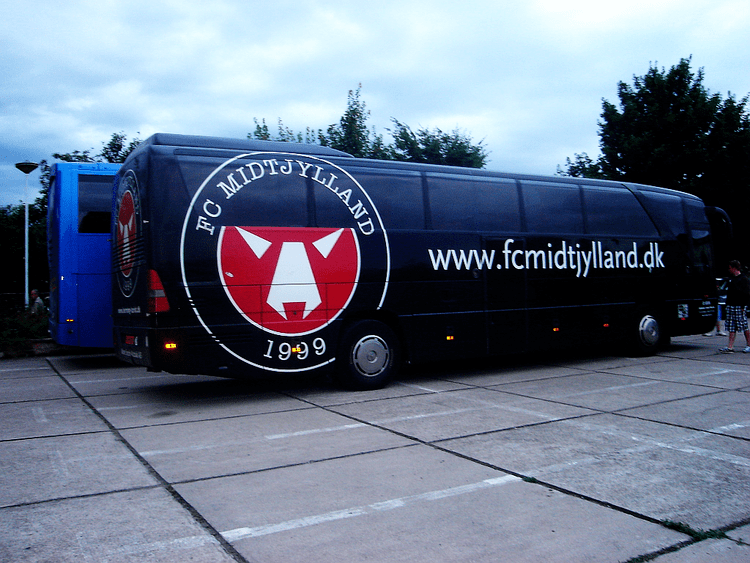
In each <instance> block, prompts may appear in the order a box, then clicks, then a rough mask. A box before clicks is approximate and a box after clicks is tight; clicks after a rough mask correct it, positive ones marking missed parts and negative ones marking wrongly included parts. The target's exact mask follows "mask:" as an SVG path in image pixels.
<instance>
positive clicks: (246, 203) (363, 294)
mask: <svg viewBox="0 0 750 563" xmlns="http://www.w3.org/2000/svg"><path fill="white" fill-rule="evenodd" d="M188 181H189V180H188ZM197 182H200V186H199V187H197V189H196V188H190V186H188V188H189V189H190V191H194V190H195V191H194V193H195V195H194V197H193V199H192V202H191V204H190V206H189V208H188V211H187V213H186V215H185V221H184V223H183V230H182V238H181V246H180V263H181V267H182V273H183V283H184V287H185V291H186V293H187V297H188V300H189V304H190V306H191V307H192V310H193V312H194V313H195V315H196V316H197V318H198V321H199V323H200V324H201V325H202V326H203V328H204V329H205V330H206V332H207V333H208V335H209V337H210V341H212V342H215V343H216V344H217V345H218V346H220V347H221V348H223V349H224V350H225V351H227V352H229V353H230V354H231V355H232V356H234V357H235V358H237V359H239V360H241V361H242V362H244V363H246V364H249V365H251V366H254V367H257V368H261V369H265V370H270V371H279V372H299V371H305V370H309V369H314V368H317V367H320V366H322V365H325V364H327V363H330V362H331V361H332V360H333V359H335V352H336V345H335V342H334V341H333V339H332V338H333V336H334V334H333V333H331V332H330V330H329V327H331V323H332V322H333V321H334V320H336V319H337V318H339V317H340V316H341V315H342V313H343V312H344V311H345V310H346V309H347V307H353V308H357V309H358V310H363V309H364V310H376V309H378V308H380V307H381V306H382V305H383V302H384V300H385V295H386V292H387V289H388V282H389V276H390V274H389V271H390V250H389V245H388V237H387V234H386V231H385V228H384V226H383V224H382V221H381V218H380V215H379V213H378V211H377V209H376V208H375V205H374V203H373V202H372V200H371V199H370V196H369V195H368V194H367V192H366V191H365V190H364V188H363V187H362V186H361V185H360V184H359V183H358V182H357V181H356V180H355V179H354V178H353V177H352V176H351V175H350V174H349V173H348V172H346V171H345V170H344V169H342V168H340V167H338V166H336V165H334V164H332V163H330V162H328V161H325V160H322V159H319V158H316V157H313V156H309V155H299V154H287V153H251V154H244V155H239V156H237V157H235V158H233V159H230V160H228V161H226V162H224V163H223V164H221V165H220V166H218V167H217V168H216V169H214V170H213V171H212V172H211V173H210V174H209V175H208V176H207V177H203V178H199V179H197ZM197 182H196V183H197ZM290 193H296V194H301V195H304V196H305V197H304V198H303V199H302V200H299V201H295V200H294V198H290V197H289V195H283V194H290ZM312 201H314V202H315V207H316V214H315V217H314V219H313V217H312V216H310V215H309V214H310V209H311V207H310V204H311V203H312ZM292 209H294V210H296V211H297V213H294V214H291V210H292ZM288 216H294V217H295V219H285V217H288ZM300 217H302V218H303V219H302V220H303V221H304V222H305V223H309V222H311V221H313V220H315V221H316V222H317V223H318V225H319V226H308V227H301V226H285V225H284V223H285V222H286V221H287V220H288V221H289V222H290V223H293V224H294V223H296V224H299V223H300ZM304 217H307V219H304ZM269 224H270V225H276V226H269ZM210 256H214V257H215V258H214V259H213V260H215V262H214V263H215V269H213V272H214V273H213V274H211V270H212V268H211V267H210V266H209V264H210V260H211V259H210Z"/></svg>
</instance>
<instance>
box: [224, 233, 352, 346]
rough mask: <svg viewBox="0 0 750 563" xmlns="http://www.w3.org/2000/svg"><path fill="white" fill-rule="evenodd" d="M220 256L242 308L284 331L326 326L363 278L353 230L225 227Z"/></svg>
mask: <svg viewBox="0 0 750 563" xmlns="http://www.w3.org/2000/svg"><path fill="white" fill-rule="evenodd" d="M218 255H219V267H218V269H219V274H220V277H221V281H222V285H223V286H224V288H225V289H226V292H227V296H228V297H229V299H230V301H231V302H232V304H233V305H234V306H235V308H236V309H237V311H239V312H240V313H241V314H242V315H243V316H244V317H245V318H246V319H247V320H248V321H250V322H251V323H253V324H254V325H255V326H257V327H259V328H262V329H265V330H267V331H269V332H273V333H275V334H280V335H290V336H296V335H304V334H308V333H310V332H313V331H315V330H318V329H320V328H321V327H324V326H325V325H326V324H328V323H329V322H330V321H331V320H332V319H333V318H335V317H336V316H338V314H339V313H340V312H341V311H342V310H343V309H344V307H346V304H347V303H349V300H350V299H351V297H352V294H353V293H354V288H355V287H356V284H357V279H358V277H359V249H358V247H357V237H356V235H355V234H354V231H353V230H352V229H343V228H341V229H314V228H311V229H299V228H296V229H294V228H259V227H255V228H254V227H222V233H221V235H220V237H219V254H218Z"/></svg>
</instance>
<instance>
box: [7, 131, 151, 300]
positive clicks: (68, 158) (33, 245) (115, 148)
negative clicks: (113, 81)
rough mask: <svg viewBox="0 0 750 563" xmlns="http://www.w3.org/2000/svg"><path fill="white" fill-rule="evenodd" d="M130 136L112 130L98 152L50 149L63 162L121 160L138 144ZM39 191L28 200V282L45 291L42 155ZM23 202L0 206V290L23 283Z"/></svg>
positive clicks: (16, 290)
mask: <svg viewBox="0 0 750 563" xmlns="http://www.w3.org/2000/svg"><path fill="white" fill-rule="evenodd" d="M140 142H141V141H140V139H138V138H134V139H133V140H132V141H130V142H128V140H127V137H126V135H125V134H124V133H122V132H120V133H113V134H112V136H111V138H110V139H109V141H107V142H104V143H102V149H101V151H100V152H99V153H97V154H96V155H94V156H92V155H91V153H92V152H93V150H94V149H88V150H84V151H80V150H74V151H73V152H69V153H54V154H53V155H52V157H53V158H54V159H55V160H60V161H63V162H112V163H117V162H124V161H125V159H126V158H127V156H128V155H129V154H130V153H131V152H133V150H134V149H135V148H136V147H137V146H138V144H140ZM39 170H40V172H41V174H40V179H39V181H40V183H41V190H40V195H39V196H38V197H37V198H36V200H35V201H34V203H33V204H29V285H30V286H31V287H35V288H38V289H39V290H40V291H42V292H46V291H47V290H48V288H49V265H48V261H47V203H48V193H49V186H50V173H51V171H52V167H51V165H50V163H49V162H48V161H47V160H46V159H45V160H42V161H41V162H40V163H39ZM23 225H24V206H23V205H10V206H7V207H4V208H0V240H2V241H3V242H2V245H0V259H2V260H3V263H4V264H6V266H7V268H6V275H5V276H3V277H2V278H0V293H6V294H16V295H17V294H22V293H23V287H24V264H23V261H24V229H23ZM12 301H13V302H14V303H15V302H17V303H23V298H22V297H21V298H20V299H19V298H14V299H13V300H12Z"/></svg>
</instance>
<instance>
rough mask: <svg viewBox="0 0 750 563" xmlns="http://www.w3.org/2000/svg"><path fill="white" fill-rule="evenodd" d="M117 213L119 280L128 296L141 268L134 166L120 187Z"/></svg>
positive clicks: (133, 288)
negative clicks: (138, 263) (137, 242)
mask: <svg viewBox="0 0 750 563" xmlns="http://www.w3.org/2000/svg"><path fill="white" fill-rule="evenodd" d="M116 201H117V210H116V214H115V258H116V260H117V269H116V270H117V276H116V277H117V283H118V286H119V288H120V292H121V293H122V294H123V295H124V296H125V297H130V296H131V295H133V291H134V290H135V286H136V283H137V282H138V273H139V268H138V266H137V264H136V241H137V240H138V238H139V236H140V229H141V206H140V199H139V195H138V182H137V181H136V178H135V174H133V171H132V170H128V172H126V174H125V176H124V177H123V179H122V181H121V182H120V184H119V186H118V189H117V200H116Z"/></svg>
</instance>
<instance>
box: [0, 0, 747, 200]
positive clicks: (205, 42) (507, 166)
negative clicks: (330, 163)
mask: <svg viewBox="0 0 750 563" xmlns="http://www.w3.org/2000/svg"><path fill="white" fill-rule="evenodd" d="M0 7H1V11H0V14H2V17H0V76H1V77H2V78H0V92H1V94H0V104H2V109H1V110H0V205H6V204H9V203H19V202H20V201H21V200H22V198H23V190H24V176H23V174H22V173H21V172H19V171H18V170H16V169H15V167H14V163H16V162H19V161H23V160H32V161H39V160H41V159H47V160H52V159H51V154H52V153H53V152H72V151H74V150H85V149H93V150H92V154H96V153H97V152H98V151H99V150H100V149H101V147H102V143H103V142H105V141H107V140H109V138H110V137H111V135H112V133H115V132H124V133H125V134H126V135H127V136H128V137H129V138H133V137H139V138H145V137H147V136H149V135H151V134H152V133H155V132H168V133H185V134H198V135H214V136H227V137H238V138H244V137H245V136H246V135H247V134H248V133H249V132H251V131H252V130H253V129H254V124H253V118H258V119H263V118H265V119H266V122H267V123H268V124H269V125H271V126H275V124H276V121H277V119H278V118H281V119H282V120H283V122H284V124H285V125H286V126H288V127H290V128H292V129H293V130H295V131H302V130H304V129H305V128H306V127H311V128H314V129H318V128H325V127H327V126H328V125H329V124H331V123H334V122H337V121H338V119H339V118H340V117H341V115H342V114H343V112H344V110H345V109H346V100H347V92H348V91H349V90H351V89H356V88H357V85H358V84H361V85H362V91H361V96H362V100H363V101H364V102H365V103H366V105H367V108H368V109H369V110H370V112H371V117H370V120H369V122H368V124H369V125H370V126H371V127H374V128H375V129H376V131H377V132H379V133H383V134H385V135H386V139H387V140H388V137H387V131H386V129H387V128H388V127H389V126H390V119H391V117H395V118H397V119H398V120H400V121H401V122H403V123H406V124H408V125H409V126H411V127H412V128H413V129H416V128H418V127H426V128H430V129H433V128H440V129H442V130H443V131H453V130H454V129H456V128H458V129H460V130H461V131H463V132H464V133H467V134H469V135H470V136H471V137H472V139H473V140H474V141H475V142H478V141H483V142H484V145H485V146H486V148H487V149H488V150H489V152H490V159H489V163H488V166H487V167H488V168H489V169H493V170H504V171H509V172H532V173H539V174H554V173H555V171H556V168H557V166H558V165H564V163H565V158H566V157H572V156H573V155H574V153H580V152H587V153H588V154H589V155H590V156H596V155H597V154H598V153H599V151H598V141H599V138H598V135H597V131H598V129H597V120H598V119H599V115H600V113H601V105H602V99H607V100H609V101H611V102H615V103H616V102H617V94H616V92H617V83H618V81H625V82H628V83H631V84H632V79H633V76H635V75H637V76H642V75H643V74H645V73H646V72H647V71H648V69H649V65H651V64H655V65H657V66H658V67H659V68H662V67H666V68H669V67H671V66H673V65H675V64H677V63H678V62H679V60H680V58H683V57H689V56H691V55H692V57H693V58H692V67H693V69H694V70H697V69H699V68H701V67H702V68H703V69H704V71H705V82H704V84H705V85H706V87H708V88H709V89H710V90H711V91H712V92H718V93H721V94H722V95H723V96H726V95H727V93H728V92H731V93H732V94H734V95H736V97H737V98H738V99H739V98H742V97H744V96H745V95H747V94H748V93H750V2H748V1H747V0H629V1H628V2H608V1H602V0H596V1H595V0H568V1H567V2H561V1H560V0H519V1H516V0H465V1H463V2H457V1H455V0H451V1H443V0H432V1H422V0H395V1H392V0H378V1H372V0H366V1H364V0H346V1H345V0H340V1H332V0H274V1H268V0H262V1H261V0H211V1H199V0H148V1H146V0H129V1H125V0H120V1H118V0H89V1H86V0H69V1H67V2H59V1H35V0H27V1H24V2H19V1H18V0H0ZM29 186H30V188H31V189H30V194H29V200H31V201H33V199H34V197H35V196H36V190H37V188H38V172H34V173H32V174H31V175H30V176H29Z"/></svg>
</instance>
